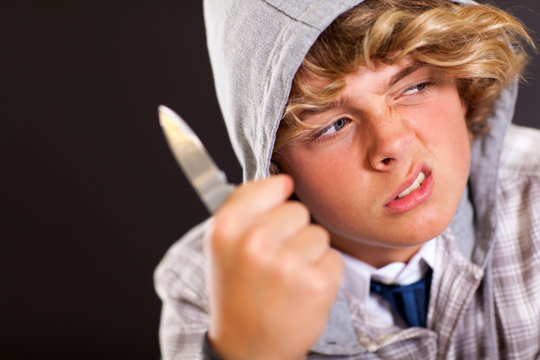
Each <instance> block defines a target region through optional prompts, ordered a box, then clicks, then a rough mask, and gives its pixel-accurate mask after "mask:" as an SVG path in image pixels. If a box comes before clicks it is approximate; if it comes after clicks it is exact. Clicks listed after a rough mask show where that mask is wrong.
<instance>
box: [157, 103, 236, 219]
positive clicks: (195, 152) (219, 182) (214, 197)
mask: <svg viewBox="0 0 540 360" xmlns="http://www.w3.org/2000/svg"><path fill="white" fill-rule="evenodd" d="M158 114H159V123H160V125H161V129H162V130H163V133H164V134H165V138H166V139H167V143H168V144H169V148H170V149H171V151H172V153H173V155H174V157H175V158H176V161H177V162H178V164H179V165H180V167H181V168H182V170H183V171H184V174H185V175H186V177H187V178H188V180H189V181H190V182H191V185H192V186H193V187H194V188H195V191H196V192H197V194H198V195H199V197H200V198H201V200H202V202H203V203H204V205H205V206H206V208H207V209H208V211H209V212H210V213H211V214H213V213H214V212H216V211H217V210H218V209H219V208H220V207H221V205H223V203H224V202H225V200H226V199H227V197H228V196H229V195H230V193H231V192H232V191H233V190H234V188H235V186H234V185H233V184H230V183H228V182H227V177H226V176H225V173H224V172H223V171H221V170H220V169H219V168H218V167H217V165H216V163H215V162H214V160H212V158H211V157H210V155H209V154H208V152H207V151H206V149H205V147H204V145H203V144H202V142H201V140H199V138H198V137H197V135H195V133H194V132H193V130H191V128H190V127H189V126H188V124H187V123H186V122H185V121H184V120H183V119H182V118H181V117H180V116H179V115H178V114H177V113H175V112H174V111H172V110H171V109H169V108H168V107H166V106H164V105H160V106H159V107H158Z"/></svg>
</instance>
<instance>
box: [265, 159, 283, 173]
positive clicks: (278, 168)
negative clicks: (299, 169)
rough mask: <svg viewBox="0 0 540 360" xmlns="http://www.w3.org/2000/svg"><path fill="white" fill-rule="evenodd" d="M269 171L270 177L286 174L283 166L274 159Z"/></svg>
mask: <svg viewBox="0 0 540 360" xmlns="http://www.w3.org/2000/svg"><path fill="white" fill-rule="evenodd" d="M268 170H269V171H270V175H277V174H284V172H283V170H282V169H281V166H279V164H278V163H277V162H276V161H275V160H274V159H272V161H271V162H270V168H269V169H268Z"/></svg>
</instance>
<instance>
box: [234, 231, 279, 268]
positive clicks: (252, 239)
mask: <svg viewBox="0 0 540 360" xmlns="http://www.w3.org/2000/svg"><path fill="white" fill-rule="evenodd" d="M270 237H271V235H270V234H269V232H268V230H266V229H265V228H262V227H254V228H252V229H250V230H248V231H247V233H246V235H245V236H244V239H243V241H242V243H241V250H240V251H241V257H242V259H244V261H247V262H249V263H265V259H266V258H267V256H268V253H269V252H268V243H269V241H271V239H270Z"/></svg>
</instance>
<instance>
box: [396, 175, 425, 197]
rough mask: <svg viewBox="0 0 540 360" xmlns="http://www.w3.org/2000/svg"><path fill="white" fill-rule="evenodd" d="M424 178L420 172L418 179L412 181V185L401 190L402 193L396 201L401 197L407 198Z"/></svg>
mask: <svg viewBox="0 0 540 360" xmlns="http://www.w3.org/2000/svg"><path fill="white" fill-rule="evenodd" d="M425 178H426V175H424V173H423V172H420V174H418V177H417V178H416V180H414V182H413V183H412V185H411V186H409V187H408V188H407V189H405V190H403V192H402V193H401V194H399V195H398V199H401V198H402V197H404V196H407V195H409V194H410V193H411V192H413V191H414V190H416V189H418V188H419V187H420V185H422V181H424V179H425Z"/></svg>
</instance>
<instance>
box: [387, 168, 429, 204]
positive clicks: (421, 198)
mask: <svg viewBox="0 0 540 360" xmlns="http://www.w3.org/2000/svg"><path fill="white" fill-rule="evenodd" d="M432 193H433V176H431V174H428V175H427V176H426V178H425V179H424V181H423V182H422V185H420V187H419V188H418V189H416V190H414V191H413V192H411V193H410V194H409V195H406V196H404V197H402V198H401V199H394V200H392V201H390V202H389V203H388V204H386V205H385V208H386V209H388V210H389V211H390V212H392V213H394V214H401V213H404V212H407V211H409V210H412V209H414V208H415V207H417V206H418V205H420V204H423V203H424V202H425V201H426V200H428V199H429V198H430V197H431V194H432Z"/></svg>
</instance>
